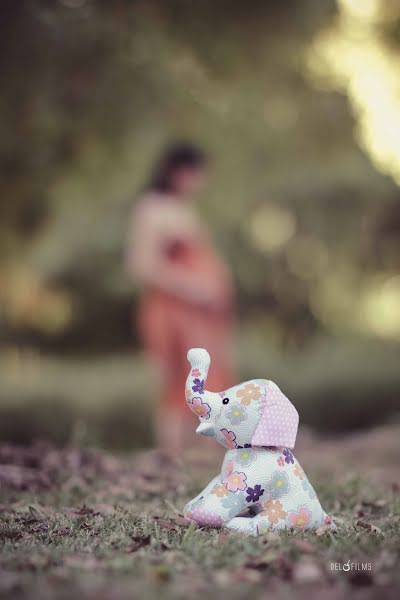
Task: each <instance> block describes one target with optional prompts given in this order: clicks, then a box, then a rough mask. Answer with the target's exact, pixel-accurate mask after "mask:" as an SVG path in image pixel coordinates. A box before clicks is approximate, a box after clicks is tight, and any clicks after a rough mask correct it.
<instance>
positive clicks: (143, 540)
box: [126, 535, 150, 553]
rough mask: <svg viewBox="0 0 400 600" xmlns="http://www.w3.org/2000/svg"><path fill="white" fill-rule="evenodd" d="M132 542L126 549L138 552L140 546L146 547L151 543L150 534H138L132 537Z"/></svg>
mask: <svg viewBox="0 0 400 600" xmlns="http://www.w3.org/2000/svg"><path fill="white" fill-rule="evenodd" d="M132 540H133V541H132V543H131V544H129V546H127V548H126V551H127V552H129V553H130V552H137V551H138V550H140V548H144V547H145V546H148V545H149V544H150V536H149V535H145V536H136V537H133V538H132Z"/></svg>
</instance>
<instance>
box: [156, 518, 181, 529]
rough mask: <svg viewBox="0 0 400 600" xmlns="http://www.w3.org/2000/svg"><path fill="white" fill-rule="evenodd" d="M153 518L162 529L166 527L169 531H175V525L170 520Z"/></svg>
mask: <svg viewBox="0 0 400 600" xmlns="http://www.w3.org/2000/svg"><path fill="white" fill-rule="evenodd" d="M154 518H155V521H156V523H158V525H159V526H160V527H162V528H163V529H168V530H169V531H176V525H175V524H174V523H172V522H171V521H166V520H165V519H159V518H156V517H154Z"/></svg>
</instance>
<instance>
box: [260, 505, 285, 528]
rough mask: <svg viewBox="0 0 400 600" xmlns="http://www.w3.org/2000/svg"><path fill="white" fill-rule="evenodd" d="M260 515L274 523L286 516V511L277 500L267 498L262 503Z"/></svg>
mask: <svg viewBox="0 0 400 600" xmlns="http://www.w3.org/2000/svg"><path fill="white" fill-rule="evenodd" d="M263 508H264V510H263V512H262V513H261V514H262V515H265V516H266V517H267V518H268V521H269V522H270V523H272V524H273V525H275V524H276V523H278V521H280V520H281V519H284V518H285V517H286V512H285V511H284V510H283V506H282V504H281V502H279V500H268V502H265V503H264V504H263Z"/></svg>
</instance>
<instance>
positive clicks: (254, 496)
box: [246, 483, 265, 502]
mask: <svg viewBox="0 0 400 600" xmlns="http://www.w3.org/2000/svg"><path fill="white" fill-rule="evenodd" d="M264 491H265V490H264V489H263V488H262V487H261V485H260V484H259V483H256V485H255V486H254V487H253V488H251V487H248V488H247V496H246V502H258V500H259V499H260V498H261V496H262V495H263V493H264Z"/></svg>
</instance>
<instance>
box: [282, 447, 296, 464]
mask: <svg viewBox="0 0 400 600" xmlns="http://www.w3.org/2000/svg"><path fill="white" fill-rule="evenodd" d="M283 454H284V456H285V463H286V464H288V465H290V463H294V458H293V454H292V453H291V452H290V450H289V448H285V449H284V451H283Z"/></svg>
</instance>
